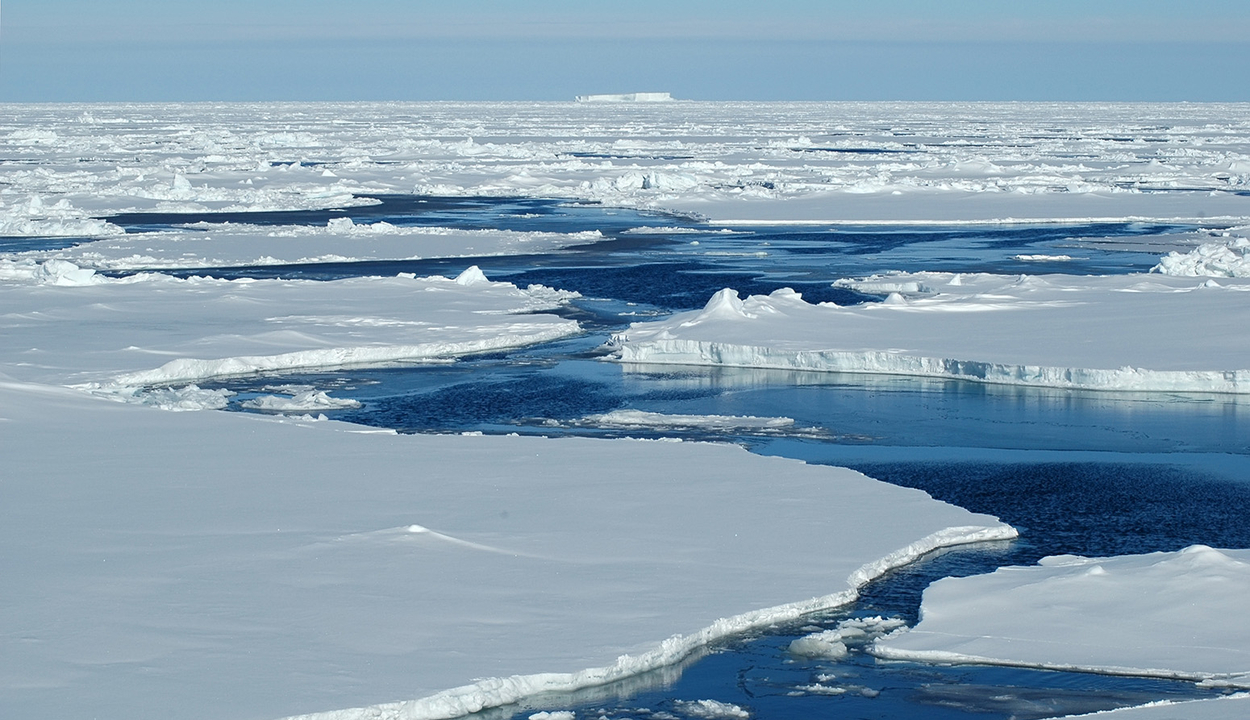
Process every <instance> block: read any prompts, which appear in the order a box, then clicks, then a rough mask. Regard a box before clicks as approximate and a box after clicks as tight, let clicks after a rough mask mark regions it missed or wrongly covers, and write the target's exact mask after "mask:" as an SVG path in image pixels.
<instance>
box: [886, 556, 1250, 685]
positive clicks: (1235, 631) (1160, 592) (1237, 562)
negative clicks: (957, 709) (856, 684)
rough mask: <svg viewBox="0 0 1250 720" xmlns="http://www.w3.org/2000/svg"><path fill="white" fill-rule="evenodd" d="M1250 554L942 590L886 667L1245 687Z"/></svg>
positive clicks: (1013, 577)
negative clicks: (930, 665) (913, 664)
mask: <svg viewBox="0 0 1250 720" xmlns="http://www.w3.org/2000/svg"><path fill="white" fill-rule="evenodd" d="M1248 596H1250V550H1216V549H1213V548H1210V547H1207V546H1205V545H1194V546H1191V547H1188V548H1186V549H1184V550H1181V551H1179V552H1171V553H1151V554H1148V555H1130V556H1121V557H1110V558H1084V557H1077V556H1072V555H1064V556H1056V557H1050V558H1046V559H1044V560H1043V561H1042V563H1041V565H1040V566H1037V567H1009V568H1000V569H998V570H997V571H995V572H993V573H990V574H988V575H980V576H975V577H968V578H947V579H943V580H939V581H938V582H936V583H934V584H933V585H931V586H930V587H929V588H928V589H927V590H925V594H924V600H923V602H922V605H921V620H920V623H919V624H918V625H916V627H915V628H913V629H912V630H910V631H907V632H904V633H900V634H897V635H893V636H891V637H889V638H884V639H882V640H879V641H878V642H877V643H875V644H874V646H873V647H872V649H871V652H872V653H873V654H875V655H877V656H879V657H883V658H893V659H907V660H917V661H925V662H944V663H945V662H954V663H978V664H995V665H1015V666H1024V667H1038V668H1049V669H1063V670H1085V671H1091V672H1105V673H1113V674H1119V675H1140V676H1149V677H1166V678H1178V679H1187V680H1198V681H1204V682H1206V683H1208V684H1219V685H1225V686H1237V687H1250V625H1248V624H1246V623H1244V622H1239V621H1236V619H1237V618H1240V617H1241V616H1242V615H1243V614H1244V613H1243V611H1244V606H1245V598H1246V597H1248Z"/></svg>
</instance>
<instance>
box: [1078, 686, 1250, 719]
mask: <svg viewBox="0 0 1250 720" xmlns="http://www.w3.org/2000/svg"><path fill="white" fill-rule="evenodd" d="M1248 714H1250V694H1246V693H1237V694H1234V695H1229V696H1226V697H1220V698H1211V699H1209V700H1187V701H1168V700H1165V701H1162V702H1153V703H1149V704H1146V705H1138V706H1136V707H1127V708H1119V709H1117V710H1106V711H1103V712H1096V713H1091V714H1088V715H1066V716H1065V717H1069V718H1105V720H1244V718H1246V717H1247V716H1248Z"/></svg>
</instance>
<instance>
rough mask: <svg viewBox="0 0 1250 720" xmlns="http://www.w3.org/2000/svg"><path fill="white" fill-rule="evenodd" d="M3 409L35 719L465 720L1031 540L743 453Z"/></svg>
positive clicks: (9, 593) (16, 589)
mask: <svg viewBox="0 0 1250 720" xmlns="http://www.w3.org/2000/svg"><path fill="white" fill-rule="evenodd" d="M11 369H12V366H11V365H9V364H7V363H6V364H5V365H4V366H3V368H2V370H0V371H2V372H6V373H7V372H8V371H9V370H11ZM0 416H2V417H3V418H4V421H3V425H4V432H3V433H0V454H2V455H3V457H4V467H5V481H4V483H3V484H2V485H0V495H2V496H3V501H2V502H0V562H2V563H3V565H4V567H5V568H6V571H5V590H4V593H5V602H4V610H3V615H4V618H5V620H4V626H5V628H6V632H12V633H15V634H16V637H18V639H16V640H15V641H14V642H12V643H7V644H6V647H5V652H4V666H5V672H4V673H3V674H0V691H2V692H0V695H2V696H3V698H4V700H3V706H4V708H5V712H6V714H8V715H12V716H14V717H34V716H57V717H61V716H64V717H71V716H79V715H90V716H93V717H101V718H127V719H129V720H145V719H147V718H153V719H155V718H167V717H170V716H173V715H177V716H179V717H183V718H188V720H198V719H200V718H204V719H206V720H207V719H208V718H221V717H260V718H263V717H269V718H277V717H280V716H287V715H294V714H297V713H313V714H314V715H312V717H320V718H326V719H330V718H334V719H338V720H344V719H347V718H375V719H377V718H406V719H409V720H412V719H421V718H452V717H457V716H460V715H462V714H465V713H468V712H473V711H476V710H480V709H482V708H485V707H490V706H495V705H503V704H508V703H512V702H516V701H518V700H521V699H523V698H524V697H526V696H528V695H531V694H535V693H539V692H543V691H554V690H572V689H576V688H581V687H587V686H593V685H596V684H599V683H603V682H607V681H611V680H615V679H620V678H624V677H629V676H632V675H633V674H635V673H641V672H644V671H647V670H651V669H653V668H656V667H658V666H662V665H665V664H668V663H674V662H676V661H678V660H680V659H682V658H683V657H685V656H687V655H688V654H689V653H691V652H694V651H696V650H698V649H699V648H701V647H703V646H705V644H706V643H709V642H712V641H715V640H717V639H719V638H723V637H725V636H726V635H729V634H733V633H737V632H741V631H744V630H747V629H749V628H756V627H764V626H768V625H771V624H773V623H777V622H786V621H791V620H793V619H795V618H798V617H800V616H801V615H803V614H804V613H808V612H813V611H818V610H822V609H825V608H828V607H831V606H837V605H842V604H845V603H847V602H849V601H850V600H851V599H852V598H854V597H855V588H857V587H859V586H860V585H862V584H863V583H864V582H866V581H868V580H869V579H871V578H873V577H876V576H877V575H879V574H881V573H883V572H885V571H886V570H888V569H889V568H891V567H895V566H898V565H900V564H904V563H907V562H910V561H913V560H915V559H916V558H917V557H919V556H920V555H922V554H923V553H925V552H927V551H930V550H933V549H935V548H937V547H942V546H947V545H951V544H958V543H966V542H972V541H978V540H990V539H1001V538H1005V537H1010V536H1012V535H1013V531H1012V530H1011V529H1010V528H1008V527H1006V526H1004V525H1002V524H1001V523H998V522H997V521H995V520H994V519H993V518H989V517H986V516H983V515H977V514H974V513H970V512H967V511H964V510H961V509H959V508H955V507H952V506H950V505H946V504H944V503H940V502H937V501H935V500H932V499H931V498H929V497H928V496H927V495H926V494H925V493H923V492H920V491H918V490H912V489H906V488H900V487H895V486H891V485H887V484H884V483H880V482H877V481H874V480H871V479H869V478H866V477H864V476H862V475H860V474H858V473H855V472H852V471H849V470H844V469H835V468H829V467H821V466H809V465H805V464H803V463H800V462H797V461H792V460H783V459H778V458H765V457H759V456H755V455H751V454H749V453H747V452H745V451H744V450H741V449H739V448H736V447H733V446H728V445H710V444H700V443H677V442H655V441H630V440H585V439H566V440H552V439H543V438H527V437H490V436H481V435H477V436H459V435H445V436H419V435H418V436H414V435H396V434H394V433H376V432H373V433H362V432H358V431H357V430H358V428H355V427H354V426H350V425H345V424H340V423H336V422H318V423H305V422H294V421H290V420H285V419H281V418H275V417H270V416H265V417H262V416H257V415H244V414H240V413H211V412H207V413H205V412H201V413H164V412H159V411H156V410H153V409H152V408H149V407H142V406H137V405H131V404H123V403H114V402H103V401H100V400H98V399H95V398H92V397H89V396H87V395H84V394H83V393H81V392H78V391H74V390H70V389H66V388H56V387H52V386H48V385H31V384H25V383H15V382H11V381H4V382H0ZM50 437H51V438H57V439H58V440H57V444H56V449H55V451H50V449H49V448H50V446H49V444H48V443H49V441H48V438H50ZM761 477H766V478H768V479H769V480H768V482H760V481H759V479H760V478H761ZM675 478H679V479H680V481H679V482H675V481H674V479H675ZM831 507H838V508H854V510H855V511H854V512H850V513H845V512H844V513H839V518H838V521H837V522H830V521H829V512H830V510H829V509H830V508H831ZM783 519H784V520H783ZM413 528H417V529H418V530H417V531H414V530H413ZM138 668H150V670H148V671H137V669H138ZM353 707H355V708H360V709H358V710H338V711H333V712H321V713H320V714H316V713H319V712H320V711H330V710H332V709H334V708H353Z"/></svg>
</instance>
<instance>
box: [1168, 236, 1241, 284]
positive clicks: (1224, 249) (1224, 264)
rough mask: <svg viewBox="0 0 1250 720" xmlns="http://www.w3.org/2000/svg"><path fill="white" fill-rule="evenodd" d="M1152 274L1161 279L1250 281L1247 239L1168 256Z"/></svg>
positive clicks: (1210, 245) (1230, 239)
mask: <svg viewBox="0 0 1250 720" xmlns="http://www.w3.org/2000/svg"><path fill="white" fill-rule="evenodd" d="M1154 270H1155V272H1160V273H1163V274H1164V275H1188V276H1209V277H1236V278H1244V277H1250V238H1245V237H1230V238H1229V239H1227V240H1224V241H1222V242H1209V243H1203V244H1202V245H1200V246H1198V247H1196V248H1194V249H1193V250H1190V251H1189V252H1186V253H1180V252H1175V251H1174V252H1170V253H1168V254H1167V256H1165V257H1164V258H1162V259H1161V260H1159V264H1158V265H1156V266H1155V268H1154Z"/></svg>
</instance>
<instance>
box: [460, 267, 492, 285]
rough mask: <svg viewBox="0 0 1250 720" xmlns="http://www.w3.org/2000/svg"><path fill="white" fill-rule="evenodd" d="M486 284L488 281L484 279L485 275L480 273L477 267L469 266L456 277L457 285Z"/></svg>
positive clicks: (480, 270)
mask: <svg viewBox="0 0 1250 720" xmlns="http://www.w3.org/2000/svg"><path fill="white" fill-rule="evenodd" d="M488 282H490V280H487V279H486V273H484V272H482V269H481V268H480V267H478V266H477V265H470V266H469V267H467V268H465V269H464V271H463V272H461V273H460V274H459V275H457V276H456V284H457V285H465V286H469V285H481V284H483V283H488Z"/></svg>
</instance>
